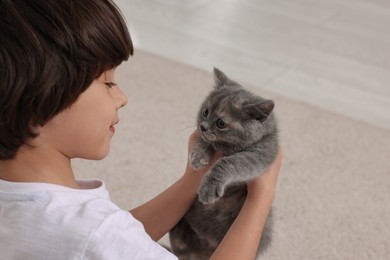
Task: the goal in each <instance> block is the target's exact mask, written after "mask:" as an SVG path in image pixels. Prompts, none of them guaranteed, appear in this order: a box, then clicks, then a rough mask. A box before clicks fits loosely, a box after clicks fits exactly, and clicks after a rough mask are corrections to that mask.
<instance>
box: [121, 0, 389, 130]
mask: <svg viewBox="0 0 390 260" xmlns="http://www.w3.org/2000/svg"><path fill="white" fill-rule="evenodd" d="M117 3H118V5H119V7H120V8H121V9H122V11H123V13H124V15H125V16H126V18H127V21H128V24H129V27H130V31H131V33H132V37H133V38H134V41H135V45H136V47H137V48H138V49H142V50H146V51H149V52H152V53H156V54H159V55H162V56H166V57H169V58H171V59H174V60H177V61H180V62H183V63H186V64H190V65H193V66H196V67H199V68H202V69H205V70H209V71H210V72H211V70H212V68H213V67H214V66H216V67H218V68H220V69H222V70H223V71H225V72H226V73H227V74H228V75H230V76H231V78H234V79H236V80H237V81H241V82H247V83H250V84H253V85H256V86H261V87H262V88H264V89H267V90H269V91H273V92H276V93H279V94H282V95H284V96H286V97H289V98H293V99H297V100H301V101H303V102H307V103H310V104H313V105H315V106H318V107H321V108H324V109H326V110H328V111H334V112H336V113H339V114H343V115H346V116H348V117H351V118H355V119H357V120H360V121H362V122H366V123H369V124H373V125H376V126H380V127H384V128H386V129H390V0H342V1H340V0H294V1H291V0H213V1H210V0H192V1H190V0H117Z"/></svg>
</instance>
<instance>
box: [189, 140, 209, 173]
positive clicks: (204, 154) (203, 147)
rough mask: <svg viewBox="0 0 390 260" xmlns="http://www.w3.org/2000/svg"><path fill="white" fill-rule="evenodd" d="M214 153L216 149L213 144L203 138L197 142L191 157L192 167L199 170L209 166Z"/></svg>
mask: <svg viewBox="0 0 390 260" xmlns="http://www.w3.org/2000/svg"><path fill="white" fill-rule="evenodd" d="M213 154H214V149H213V148H212V146H211V145H209V144H207V143H205V142H204V141H203V140H199V141H197V142H195V144H194V148H193V149H192V152H191V154H190V158H189V161H190V164H191V167H192V168H194V169H196V170H197V169H200V168H203V167H205V166H207V165H208V164H209V163H210V159H211V157H212V156H213Z"/></svg>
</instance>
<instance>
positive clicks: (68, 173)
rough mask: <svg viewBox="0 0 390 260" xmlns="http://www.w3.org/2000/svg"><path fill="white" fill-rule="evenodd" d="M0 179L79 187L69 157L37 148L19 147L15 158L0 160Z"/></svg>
mask: <svg viewBox="0 0 390 260" xmlns="http://www.w3.org/2000/svg"><path fill="white" fill-rule="evenodd" d="M0 179H3V180H5V181H10V182H40V183H51V184H57V185H62V186H66V187H69V188H75V189H79V188H80V186H79V185H78V184H77V182H76V180H75V177H74V174H73V171H72V167H71V161H70V158H68V157H66V156H65V155H63V154H60V153H56V152H52V153H47V152H45V151H42V149H39V148H37V147H36V148H28V147H25V146H23V147H21V148H20V149H19V151H18V154H17V156H16V158H14V159H12V160H7V161H0Z"/></svg>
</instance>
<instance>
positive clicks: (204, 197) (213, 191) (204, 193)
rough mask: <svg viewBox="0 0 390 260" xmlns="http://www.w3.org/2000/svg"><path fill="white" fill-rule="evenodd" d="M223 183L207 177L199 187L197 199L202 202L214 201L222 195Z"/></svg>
mask: <svg viewBox="0 0 390 260" xmlns="http://www.w3.org/2000/svg"><path fill="white" fill-rule="evenodd" d="M224 189H225V185H224V184H223V183H222V182H221V181H218V180H215V179H212V178H209V179H207V180H206V181H204V182H203V183H202V185H201V187H200V189H199V192H198V195H199V201H200V202H202V203H203V204H209V203H214V202H215V201H217V200H218V199H219V198H220V197H222V196H223V193H224Z"/></svg>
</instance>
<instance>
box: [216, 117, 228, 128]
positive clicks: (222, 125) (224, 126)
mask: <svg viewBox="0 0 390 260" xmlns="http://www.w3.org/2000/svg"><path fill="white" fill-rule="evenodd" d="M217 127H218V128H219V129H224V128H226V127H227V124H226V123H225V122H224V121H223V120H222V119H218V120H217Z"/></svg>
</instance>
